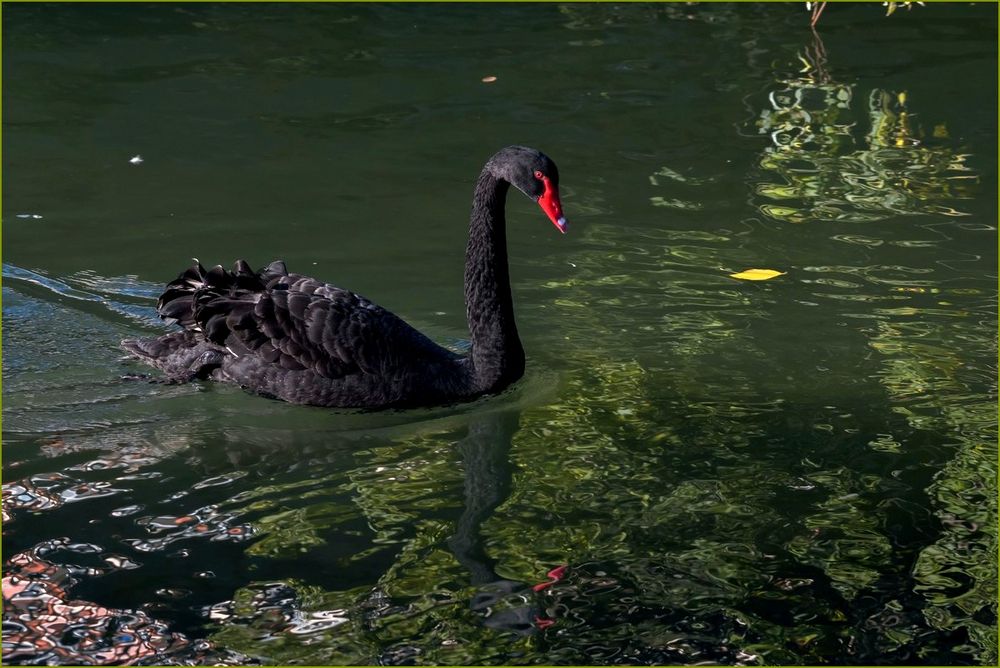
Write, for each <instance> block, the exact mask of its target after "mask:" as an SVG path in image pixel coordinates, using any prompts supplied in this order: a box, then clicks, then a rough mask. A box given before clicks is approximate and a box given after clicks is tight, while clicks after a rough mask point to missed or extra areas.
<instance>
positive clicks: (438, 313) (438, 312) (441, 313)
mask: <svg viewBox="0 0 1000 668" xmlns="http://www.w3.org/2000/svg"><path fill="white" fill-rule="evenodd" d="M434 315H447V314H446V313H445V312H444V311H434Z"/></svg>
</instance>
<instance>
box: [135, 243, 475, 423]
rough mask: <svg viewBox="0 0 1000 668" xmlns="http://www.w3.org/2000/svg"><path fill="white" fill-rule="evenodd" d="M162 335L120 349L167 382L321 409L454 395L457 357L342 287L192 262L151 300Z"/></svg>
mask: <svg viewBox="0 0 1000 668" xmlns="http://www.w3.org/2000/svg"><path fill="white" fill-rule="evenodd" d="M157 311H158V312H159V314H160V316H161V317H162V318H163V319H164V320H166V321H167V322H172V323H177V324H179V325H180V326H181V327H182V331H181V332H177V333H174V334H171V335H167V336H166V337H160V338H159V339H152V340H139V341H134V340H133V341H124V342H123V343H122V345H123V347H124V348H125V349H126V350H128V351H129V352H131V353H133V354H134V355H136V356H137V357H139V358H140V359H143V360H144V361H146V362H147V363H150V364H152V365H153V366H156V367H158V368H160V369H162V370H164V371H165V372H166V373H167V375H168V377H170V378H171V379H173V380H180V381H183V380H190V379H192V378H198V377H201V378H206V377H209V378H213V379H215V380H222V381H226V382H232V383H237V384H239V385H241V386H243V387H245V388H246V389H249V390H252V391H254V392H257V393H259V394H263V395H267V396H273V397H276V398H280V399H284V400H286V401H291V402H294V403H304V404H313V405H322V406H345V407H346V406H355V407H384V406H390V405H415V404H424V403H435V402H436V401H438V400H440V396H441V394H442V392H452V393H454V392H460V391H461V385H462V383H463V382H464V381H463V375H464V365H463V364H462V359H461V358H459V357H458V356H457V355H455V354H453V353H451V352H450V351H447V350H445V349H443V348H441V347H440V346H438V345H437V344H435V343H434V342H433V341H431V340H430V339H428V338H427V337H426V336H424V335H423V334H421V333H420V332H418V331H417V330H416V329H414V328H413V327H411V326H410V325H409V324H407V323H406V322H405V321H403V320H402V319H401V318H399V317H397V316H396V315H394V314H393V313H391V312H389V311H387V310H385V309H383V308H382V307H380V306H378V305H377V304H374V303H373V302H371V301H369V300H367V299H365V298H364V297H362V296H360V295H357V294H355V293H353V292H350V291H348V290H344V289H342V288H338V287H336V286H333V285H330V284H328V283H324V282H322V281H318V280H316V279H313V278H310V277H307V276H302V275H300V274H293V273H289V272H288V271H287V269H286V267H285V264H284V263H283V262H280V261H277V262H272V263H271V264H270V265H268V266H267V267H265V268H264V269H262V270H260V271H258V272H254V271H253V270H251V269H250V266H249V265H248V264H247V263H246V262H244V261H243V260H240V261H238V262H237V263H236V265H235V267H234V269H233V270H232V271H226V270H224V269H223V268H222V267H221V266H217V267H214V268H212V269H211V270H206V269H205V268H204V267H203V266H202V265H201V264H200V263H196V264H195V265H193V266H191V267H190V268H188V269H187V270H185V271H184V272H183V273H181V274H180V276H178V277H177V279H176V280H174V281H172V282H171V283H170V284H168V285H167V287H166V290H165V291H164V293H163V295H162V296H161V297H160V299H159V301H158V303H157Z"/></svg>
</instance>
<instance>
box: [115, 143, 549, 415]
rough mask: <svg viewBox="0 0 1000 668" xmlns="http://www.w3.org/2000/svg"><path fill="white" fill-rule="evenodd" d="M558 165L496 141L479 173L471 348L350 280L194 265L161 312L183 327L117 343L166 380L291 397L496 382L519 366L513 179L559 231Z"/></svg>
mask: <svg viewBox="0 0 1000 668" xmlns="http://www.w3.org/2000/svg"><path fill="white" fill-rule="evenodd" d="M558 180H559V175H558V171H557V169H556V166H555V164H554V163H552V161H551V160H549V159H548V158H547V157H546V156H545V155H544V154H542V153H540V152H538V151H536V150H534V149H530V148H526V147H522V146H511V147H508V148H506V149H503V150H501V151H500V152H498V153H497V154H496V155H494V156H493V157H492V158H490V160H489V161H488V162H487V163H486V166H485V167H484V168H483V171H482V173H481V174H480V176H479V180H478V181H477V183H476V190H475V195H474V198H473V207H472V216H471V220H470V225H469V244H468V248H467V250H466V266H465V300H466V312H467V316H468V320H469V333H470V337H471V340H472V347H471V350H470V352H469V354H468V355H467V356H461V355H457V354H455V353H453V352H451V351H449V350H447V349H445V348H442V347H441V346H439V345H437V344H436V343H434V342H433V341H431V340H430V339H428V338H427V337H426V336H424V335H423V334H421V333H420V332H418V331H417V330H416V329H414V328H413V327H411V326H410V325H408V324H407V323H406V322H404V321H403V320H402V319H401V318H399V317H397V316H395V315H393V314H392V313H390V312H389V311H386V310H385V309H383V308H381V307H380V306H377V305H376V304H373V303H372V302H370V301H368V300H367V299H365V298H364V297H361V296H359V295H356V294H354V293H352V292H349V291H347V290H343V289H341V288H337V287H334V286H332V285H329V284H326V283H322V282H320V281H317V280H315V279H312V278H308V277H306V276H301V275H299V274H291V273H288V271H287V269H286V268H285V264H284V263H283V262H280V261H278V262H272V263H271V264H270V265H268V267H266V268H265V269H262V270H260V271H259V272H254V271H252V270H251V269H250V267H249V265H247V263H246V262H244V261H242V260H240V261H238V262H237V263H236V266H235V267H234V269H233V271H231V272H230V271H225V270H224V269H223V268H222V267H215V268H213V269H211V270H208V271H206V270H205V269H204V267H202V266H201V264H200V263H199V264H196V265H195V266H193V267H191V268H190V269H188V270H186V271H185V272H184V273H182V274H181V275H180V276H179V277H178V278H177V280H175V281H173V282H172V283H170V284H169V285H167V289H166V291H165V292H164V293H163V295H162V296H161V297H160V300H159V302H158V303H157V311H158V312H159V314H160V316H161V317H162V318H164V319H165V320H168V321H170V322H177V323H178V324H180V325H181V327H182V329H181V330H180V331H177V332H173V333H171V334H167V335H165V336H161V337H158V338H152V339H127V340H125V341H122V347H123V348H124V349H125V350H126V351H128V352H129V353H131V354H132V355H134V356H136V357H137V358H139V359H140V360H142V361H144V362H146V363H147V364H150V365H152V366H154V367H156V368H158V369H160V370H162V371H163V372H164V373H165V374H166V376H167V377H168V378H169V379H170V380H173V381H187V380H193V379H197V378H203V379H204V378H211V379H213V380H217V381H223V382H229V383H236V384H238V385H240V386H242V387H243V388H245V389H247V390H249V391H252V392H255V393H257V394H261V395H264V396H269V397H274V398H277V399H283V400H285V401H289V402H292V403H297V404H311V405H316V406H338V407H354V408H385V407H392V406H397V407H398V406H417V405H434V404H442V403H448V402H453V401H462V400H467V399H471V398H473V397H476V396H480V395H482V394H487V393H491V392H497V391H499V390H501V389H503V388H505V387H507V386H508V385H510V383H512V382H514V381H515V380H517V379H518V378H520V377H521V375H522V374H523V373H524V349H523V348H522V347H521V341H520V339H519V338H518V335H517V327H516V325H515V324H514V308H513V300H512V299H511V294H510V279H509V274H508V268H507V243H506V223H505V218H504V203H505V200H506V195H507V190H508V187H509V185H510V184H513V185H515V186H516V187H517V188H518V189H520V190H521V191H522V192H524V193H525V194H526V195H528V196H529V197H531V198H532V199H535V200H536V201H538V203H539V205H540V206H541V207H542V209H543V210H544V211H545V212H546V214H547V215H548V216H549V218H550V219H551V220H552V222H553V223H554V224H555V225H556V226H557V227H558V228H559V229H560V231H565V228H566V220H565V218H563V216H562V209H561V205H560V202H559V195H558Z"/></svg>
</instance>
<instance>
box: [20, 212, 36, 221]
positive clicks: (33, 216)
mask: <svg viewBox="0 0 1000 668" xmlns="http://www.w3.org/2000/svg"><path fill="white" fill-rule="evenodd" d="M16 215H17V217H18V218H34V219H35V220H38V219H39V218H42V216H40V215H38V214H37V213H19V214H16Z"/></svg>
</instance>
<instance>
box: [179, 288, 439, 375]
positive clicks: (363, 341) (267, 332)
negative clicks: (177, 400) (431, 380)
mask: <svg viewBox="0 0 1000 668" xmlns="http://www.w3.org/2000/svg"><path fill="white" fill-rule="evenodd" d="M247 296H249V295H241V296H240V297H234V296H231V295H226V296H222V295H216V296H213V297H211V298H210V299H206V300H205V301H204V302H203V303H201V304H199V308H198V311H199V314H198V320H199V322H200V323H202V329H203V331H204V333H205V336H206V337H207V338H208V339H210V340H212V341H215V342H217V343H220V344H224V345H226V346H227V347H228V348H229V349H230V351H231V352H232V353H233V354H235V355H243V354H253V355H257V356H259V357H260V358H261V359H263V360H264V361H266V362H268V363H270V364H275V365H277V366H279V367H281V368H284V369H290V370H295V369H310V370H312V371H314V372H316V373H318V374H320V375H321V376H325V377H327V378H341V377H343V376H346V375H350V374H354V373H365V374H384V373H389V372H391V370H392V369H393V368H394V367H395V366H397V365H399V364H401V363H403V362H405V359H406V357H407V356H412V355H419V354H420V352H421V350H426V348H427V347H429V346H434V344H433V343H431V342H430V341H429V340H428V339H426V337H424V336H423V335H422V334H420V333H419V332H417V331H416V330H415V329H413V328H412V327H410V326H409V325H408V324H406V323H405V322H404V321H403V320H401V319H400V318H398V317H396V316H395V315H393V314H392V313H390V312H388V311H386V310H385V309H383V308H381V307H379V306H377V305H375V304H373V303H371V302H369V301H368V300H367V299H365V298H364V297H361V296H359V295H356V294H354V293H353V292H349V291H347V290H343V289H341V288H337V287H334V286H332V285H328V284H325V283H321V282H319V281H316V280H314V279H311V278H306V277H303V276H298V275H296V274H292V275H288V276H278V277H274V278H273V279H272V280H271V281H270V282H269V284H268V285H267V286H266V288H265V289H264V290H263V291H260V292H257V293H255V294H253V295H252V297H253V299H252V300H248V299H247V298H246V297H247ZM435 347H436V346H435Z"/></svg>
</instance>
